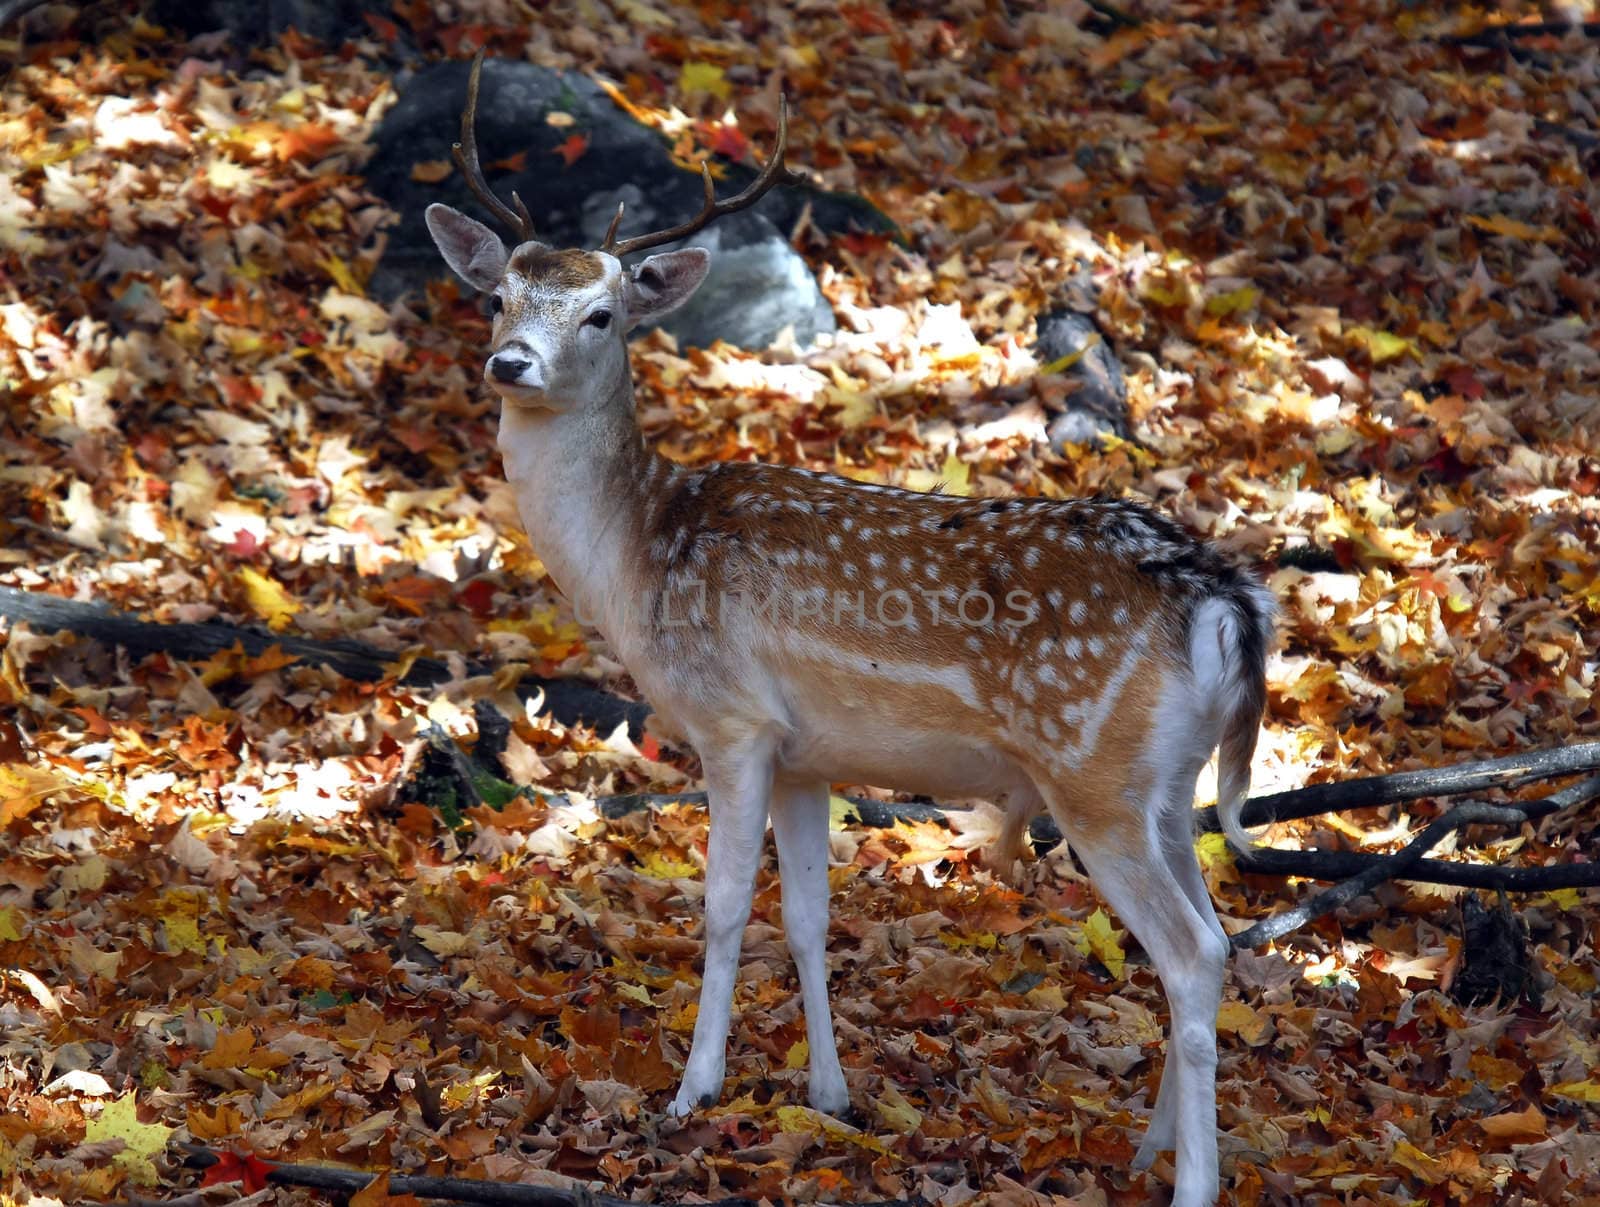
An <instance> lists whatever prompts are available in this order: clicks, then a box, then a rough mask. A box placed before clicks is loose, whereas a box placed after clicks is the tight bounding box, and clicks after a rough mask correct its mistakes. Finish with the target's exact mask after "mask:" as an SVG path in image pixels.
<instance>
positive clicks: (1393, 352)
mask: <svg viewBox="0 0 1600 1207" xmlns="http://www.w3.org/2000/svg"><path fill="white" fill-rule="evenodd" d="M1347 334H1348V335H1349V336H1350V338H1351V339H1353V340H1355V341H1356V342H1357V343H1359V344H1361V345H1362V346H1363V347H1364V348H1366V350H1367V355H1368V356H1370V357H1372V363H1373V364H1375V365H1381V364H1382V363H1383V362H1384V361H1386V360H1393V359H1394V358H1395V357H1397V356H1405V355H1406V354H1407V353H1409V354H1410V355H1411V356H1413V357H1415V358H1416V359H1417V360H1419V361H1420V360H1421V359H1422V353H1421V351H1420V350H1419V349H1418V348H1417V345H1416V343H1415V341H1413V340H1409V339H1407V338H1406V337H1405V336H1403V335H1392V334H1390V333H1389V332H1387V331H1379V330H1377V329H1375V328H1373V327H1351V328H1350V330H1349V331H1348V333H1347Z"/></svg>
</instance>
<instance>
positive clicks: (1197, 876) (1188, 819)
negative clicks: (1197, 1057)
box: [1133, 767, 1232, 1170]
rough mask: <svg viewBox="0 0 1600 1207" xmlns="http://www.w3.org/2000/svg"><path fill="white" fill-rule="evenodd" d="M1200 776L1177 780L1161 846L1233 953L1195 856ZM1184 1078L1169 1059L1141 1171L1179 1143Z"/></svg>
mask: <svg viewBox="0 0 1600 1207" xmlns="http://www.w3.org/2000/svg"><path fill="white" fill-rule="evenodd" d="M1198 775H1199V769H1198V767H1196V769H1195V771H1194V774H1193V775H1189V774H1186V773H1185V774H1180V775H1179V776H1178V778H1177V780H1176V781H1175V787H1174V789H1173V791H1172V793H1171V794H1170V795H1169V796H1168V797H1167V809H1166V812H1164V813H1163V814H1161V816H1160V819H1159V822H1158V826H1159V842H1160V846H1161V853H1162V855H1163V856H1164V857H1165V859H1166V864H1167V869H1168V871H1169V873H1170V874H1171V876H1172V880H1173V882H1174V883H1175V884H1176V885H1177V886H1178V887H1179V888H1180V889H1182V890H1183V894H1184V896H1185V897H1187V898H1188V899H1189V903H1190V904H1191V905H1192V906H1194V910H1195V912H1196V913H1197V914H1199V915H1200V918H1201V920H1202V921H1204V922H1205V923H1206V924H1207V927H1208V929H1210V930H1211V932H1212V934H1213V935H1215V937H1216V939H1217V940H1218V941H1219V942H1220V943H1222V944H1223V950H1224V951H1229V950H1231V949H1232V948H1231V945H1230V944H1229V943H1228V933H1227V931H1225V930H1223V928H1222V923H1221V922H1219V921H1218V920H1217V911H1216V907H1215V906H1214V905H1213V904H1212V901H1211V890H1210V889H1208V888H1207V887H1206V881H1205V876H1204V875H1203V874H1202V873H1201V871H1200V861H1199V859H1198V858H1196V856H1195V852H1194V780H1195V778H1196V777H1197V776H1198ZM1179 1076H1180V1073H1179V1069H1178V1065H1177V1063H1176V1062H1174V1061H1172V1060H1171V1059H1170V1058H1169V1060H1168V1062H1167V1065H1166V1069H1165V1070H1164V1071H1163V1073H1162V1076H1161V1086H1160V1089H1159V1090H1158V1091H1157V1093H1156V1104H1155V1109H1154V1110H1153V1111H1152V1112H1151V1115H1150V1125H1149V1127H1148V1129H1147V1130H1146V1132H1145V1136H1144V1139H1143V1141H1141V1142H1140V1144H1139V1151H1138V1152H1137V1153H1136V1154H1135V1155H1134V1158H1133V1168H1134V1169H1136V1170H1139V1169H1149V1168H1150V1166H1151V1165H1153V1164H1154V1163H1155V1159H1156V1155H1157V1154H1158V1153H1161V1152H1164V1151H1166V1150H1169V1149H1171V1148H1173V1147H1175V1146H1176V1144H1177V1140H1178V1133H1177V1123H1178V1101H1179V1097H1180V1092H1179V1091H1178V1089H1177V1085H1178V1078H1179Z"/></svg>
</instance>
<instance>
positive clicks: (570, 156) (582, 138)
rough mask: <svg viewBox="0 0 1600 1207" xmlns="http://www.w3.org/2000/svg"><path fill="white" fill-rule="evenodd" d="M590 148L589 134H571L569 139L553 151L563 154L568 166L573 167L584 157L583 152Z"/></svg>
mask: <svg viewBox="0 0 1600 1207" xmlns="http://www.w3.org/2000/svg"><path fill="white" fill-rule="evenodd" d="M588 149H589V136H588V135H587V134H571V135H568V136H567V141H566V142H564V143H562V144H561V145H560V146H559V147H557V148H556V149H555V151H554V152H553V153H554V154H556V155H559V156H561V158H562V160H563V161H564V162H565V163H566V165H567V167H569V168H570V167H571V166H572V165H573V164H575V163H577V162H578V160H580V159H582V158H583V153H584V152H585V151H587V150H588Z"/></svg>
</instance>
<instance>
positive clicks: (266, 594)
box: [238, 567, 300, 633]
mask: <svg viewBox="0 0 1600 1207" xmlns="http://www.w3.org/2000/svg"><path fill="white" fill-rule="evenodd" d="M238 580H239V582H240V583H241V584H242V585H243V586H244V589H245V598H246V600H247V601H248V602H249V604H250V610H251V611H252V612H254V613H255V614H256V615H257V616H259V617H261V619H263V620H265V621H266V622H267V627H268V628H269V629H271V630H272V631H273V632H274V633H281V632H282V631H283V630H284V629H286V628H288V627H289V622H290V621H291V620H292V619H294V616H295V614H296V613H297V612H299V611H300V604H299V602H298V601H297V600H296V599H295V598H294V597H293V596H292V595H290V594H289V593H288V592H287V591H286V590H284V589H283V587H282V585H281V584H279V583H278V582H276V581H275V580H274V579H272V578H270V577H268V576H267V575H265V574H262V573H261V572H260V571H257V570H252V569H250V568H249V567H245V568H244V569H242V570H240V571H239V572H238Z"/></svg>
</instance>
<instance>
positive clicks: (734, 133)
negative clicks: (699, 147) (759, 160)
mask: <svg viewBox="0 0 1600 1207" xmlns="http://www.w3.org/2000/svg"><path fill="white" fill-rule="evenodd" d="M708 141H709V143H710V145H711V149H712V150H713V151H715V152H716V153H717V154H718V155H723V156H726V157H727V158H729V159H731V160H733V161H734V162H735V163H738V162H739V161H740V160H742V159H744V157H745V156H746V155H748V154H750V140H749V139H748V138H746V137H745V136H744V133H743V132H742V131H741V130H740V129H739V127H738V126H735V125H732V124H730V123H728V122H718V123H717V124H716V125H714V126H713V127H712V128H711V137H710V139H709V140H708Z"/></svg>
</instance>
